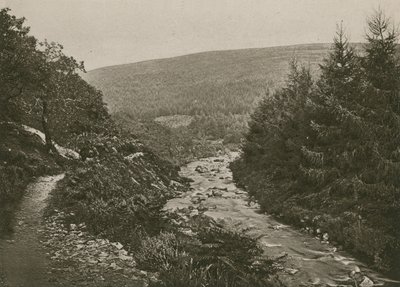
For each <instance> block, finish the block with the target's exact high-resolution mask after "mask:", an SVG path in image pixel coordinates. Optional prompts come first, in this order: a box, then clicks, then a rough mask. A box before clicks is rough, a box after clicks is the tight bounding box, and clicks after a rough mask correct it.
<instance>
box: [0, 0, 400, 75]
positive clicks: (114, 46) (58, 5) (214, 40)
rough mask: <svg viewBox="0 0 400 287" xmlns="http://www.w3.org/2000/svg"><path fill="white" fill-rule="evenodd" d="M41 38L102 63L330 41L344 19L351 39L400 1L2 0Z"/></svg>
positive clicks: (398, 7)
mask: <svg viewBox="0 0 400 287" xmlns="http://www.w3.org/2000/svg"><path fill="white" fill-rule="evenodd" d="M4 7H9V8H11V10H12V14H14V15H16V16H19V17H21V16H24V17H25V18H26V19H27V21H26V24H27V25H28V26H30V27H31V32H32V34H33V35H34V36H36V37H37V38H38V39H39V40H44V39H47V40H49V41H56V42H58V43H60V44H62V45H63V46H64V47H65V53H66V54H68V55H71V56H74V57H75V58H76V59H78V60H83V61H84V62H85V65H86V68H87V70H91V69H95V68H98V67H102V66H109V65H116V64H124V63H132V62H138V61H143V60H148V59H157V58H165V57H172V56H178V55H184V54H190V53H196V52H202V51H213V50H231V49H241V48H258V47H271V46H281V45H292V44H304V43H328V42H331V41H332V37H333V35H334V33H335V29H336V25H337V24H338V23H340V22H341V21H343V25H344V27H345V28H346V31H347V33H348V34H349V36H350V38H351V40H352V41H353V42H360V41H363V37H364V33H365V28H364V27H365V21H366V18H367V16H368V15H370V14H371V13H372V12H373V11H374V9H375V10H376V9H378V8H379V7H380V8H381V9H382V10H384V11H385V13H386V14H387V16H390V17H391V18H392V19H393V20H394V21H395V22H396V23H400V0H0V8H4Z"/></svg>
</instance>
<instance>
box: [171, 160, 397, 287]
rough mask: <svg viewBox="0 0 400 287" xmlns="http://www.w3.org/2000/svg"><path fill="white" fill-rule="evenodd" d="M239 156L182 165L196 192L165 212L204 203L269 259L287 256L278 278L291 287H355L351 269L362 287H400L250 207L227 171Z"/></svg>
mask: <svg viewBox="0 0 400 287" xmlns="http://www.w3.org/2000/svg"><path fill="white" fill-rule="evenodd" d="M236 156H237V154H235V153H231V154H229V155H225V156H219V157H211V158H205V159H201V160H198V161H195V162H192V163H189V164H188V165H186V166H184V167H182V170H181V175H182V176H184V177H187V178H190V179H192V180H193V182H192V183H191V191H189V192H187V193H186V194H183V195H182V196H181V197H178V198H174V199H172V200H170V201H169V202H168V204H167V206H166V209H168V210H179V209H183V208H187V207H189V206H194V207H196V206H198V205H199V202H201V205H202V206H205V207H206V208H207V209H208V210H207V211H205V213H204V214H205V215H208V216H210V217H212V218H213V219H215V220H217V221H220V222H223V223H224V224H225V225H226V226H227V227H228V228H233V229H235V230H237V231H239V232H244V233H246V234H247V235H249V236H251V237H253V238H257V239H258V241H259V243H260V244H261V246H262V247H263V249H264V251H265V254H266V256H268V257H272V258H278V257H283V258H284V271H282V272H281V274H280V275H279V277H280V278H281V280H282V281H283V282H284V283H285V285H286V286H355V283H354V282H355V280H354V276H351V275H350V274H352V271H353V274H354V272H356V274H363V275H362V276H364V275H365V276H366V277H363V278H366V279H365V280H366V281H365V282H364V285H362V284H360V285H359V286H367V287H369V286H400V282H396V281H393V280H389V279H387V278H385V277H383V276H381V275H380V274H378V273H376V272H374V271H372V270H370V269H368V268H367V267H366V266H365V265H364V264H363V263H361V262H359V261H357V260H356V259H354V258H353V257H352V256H350V255H349V254H347V253H346V252H341V251H340V252H338V251H336V249H335V248H334V246H332V245H330V244H328V243H326V242H322V241H321V240H319V239H317V238H314V237H312V236H311V235H309V234H305V233H302V232H300V231H299V230H296V229H295V228H292V227H290V226H287V225H284V224H282V223H280V222H278V221H277V220H275V219H274V218H273V217H271V216H269V215H266V214H263V213H261V212H260V211H259V207H258V205H256V204H252V205H251V204H250V205H249V204H248V200H247V199H248V198H247V195H246V193H245V192H244V191H243V190H241V189H239V188H237V187H236V186H235V184H234V182H233V181H232V173H231V171H230V170H229V168H228V165H229V162H230V161H231V160H233V159H234V158H235V157H236ZM369 280H371V281H369ZM372 282H373V283H372ZM359 283H360V282H359ZM371 284H373V285H371Z"/></svg>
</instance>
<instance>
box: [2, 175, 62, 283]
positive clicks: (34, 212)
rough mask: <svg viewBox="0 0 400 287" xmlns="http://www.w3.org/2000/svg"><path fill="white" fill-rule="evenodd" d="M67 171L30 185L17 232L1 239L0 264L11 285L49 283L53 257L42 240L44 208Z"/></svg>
mask: <svg viewBox="0 0 400 287" xmlns="http://www.w3.org/2000/svg"><path fill="white" fill-rule="evenodd" d="M63 177H64V174H59V175H55V176H44V177H40V178H38V179H37V180H36V181H35V182H34V183H32V184H30V185H29V186H28V188H27V192H26V195H25V196H24V198H23V199H22V202H21V205H20V208H19V210H18V211H17V213H16V215H15V222H16V224H15V228H14V232H13V233H12V234H11V235H9V237H8V238H5V239H1V240H0V266H1V267H2V270H1V272H2V273H4V274H3V275H4V277H5V278H4V280H5V283H4V284H5V286H7V287H20V286H29V287H47V286H54V284H52V283H51V282H49V275H48V270H49V264H50V261H49V258H48V256H46V250H45V249H44V248H43V245H42V244H41V242H40V233H41V231H42V230H43V228H44V227H43V226H44V225H43V220H42V218H43V211H44V208H45V206H46V199H47V197H48V195H49V193H50V192H51V191H52V190H53V189H54V188H55V186H56V184H57V182H58V181H59V180H61V179H62V178H63Z"/></svg>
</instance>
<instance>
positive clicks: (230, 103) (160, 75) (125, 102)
mask: <svg viewBox="0 0 400 287" xmlns="http://www.w3.org/2000/svg"><path fill="white" fill-rule="evenodd" d="M329 47H330V45H329V44H310V45H297V46H285V47H272V48H261V49H244V50H232V51H216V52H204V53H198V54H192V55H186V56H180V57H175V58H169V59H161V60H152V61H145V62H140V63H133V64H126V65H119V66H111V67H105V68H100V69H96V70H93V71H90V72H89V73H88V74H86V75H85V78H86V79H87V80H88V81H89V83H91V84H93V85H94V86H95V87H97V88H99V89H100V90H102V91H103V92H104V100H105V102H106V103H107V104H108V106H109V108H110V111H111V113H118V112H125V113H128V114H129V115H131V116H134V117H139V118H145V117H150V118H154V117H157V116H164V115H174V114H198V113H205V114H212V113H215V112H222V113H234V114H241V113H246V112H250V111H251V110H252V108H253V107H254V104H255V101H256V100H257V99H258V98H259V97H260V96H263V95H264V94H265V89H266V88H271V87H276V86H279V85H280V84H281V83H282V82H283V79H284V78H285V75H286V73H287V69H288V62H289V60H290V59H291V58H292V57H294V56H295V57H296V58H297V59H298V60H299V61H301V62H304V63H309V64H310V66H311V67H312V68H315V67H317V64H318V63H319V62H320V61H321V59H322V58H323V57H324V56H325V55H326V53H327V51H328V49H329Z"/></svg>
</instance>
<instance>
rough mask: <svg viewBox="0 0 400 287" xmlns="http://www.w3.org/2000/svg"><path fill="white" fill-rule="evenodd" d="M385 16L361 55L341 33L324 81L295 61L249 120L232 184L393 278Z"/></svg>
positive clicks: (397, 187)
mask: <svg viewBox="0 0 400 287" xmlns="http://www.w3.org/2000/svg"><path fill="white" fill-rule="evenodd" d="M392 27H394V26H393V23H391V21H390V20H389V19H387V18H385V16H384V15H383V13H382V12H377V13H376V14H374V15H373V16H372V17H371V18H369V19H368V23H367V28H366V31H367V32H366V33H367V34H366V44H365V45H364V48H363V51H362V53H358V52H357V51H356V50H355V49H354V48H352V47H351V46H350V45H349V42H348V39H347V38H346V35H345V33H344V32H343V29H341V28H340V29H339V30H338V32H337V35H336V37H335V39H334V45H333V46H332V48H331V50H330V52H329V55H328V56H327V57H326V58H325V60H324V62H323V63H322V65H321V74H320V76H318V77H315V78H313V77H312V75H311V73H310V70H309V68H308V67H302V66H301V65H298V64H297V63H296V62H292V65H291V70H290V73H289V76H288V78H287V81H286V84H285V85H284V86H283V87H282V88H281V89H279V90H278V91H276V92H274V93H271V94H270V95H268V96H266V97H265V98H264V100H263V101H262V102H261V104H260V105H259V106H258V107H257V109H256V111H255V112H254V114H253V115H252V117H251V121H250V130H249V132H248V133H247V135H246V141H245V143H244V145H243V153H242V155H241V157H240V158H239V159H238V160H237V161H236V162H234V163H233V164H232V170H233V173H234V177H235V180H236V181H237V183H238V184H240V185H242V186H245V187H246V188H247V190H248V192H249V194H250V195H251V196H252V197H254V198H255V200H257V201H258V202H259V203H260V205H261V207H262V209H263V210H264V211H267V212H269V213H274V214H276V215H278V216H280V217H281V218H282V219H283V220H286V221H288V222H290V223H293V224H296V225H298V226H300V227H302V228H304V230H307V231H308V232H310V233H312V234H315V235H317V236H321V237H322V236H324V238H325V239H326V240H328V239H329V240H330V241H333V242H336V244H341V245H343V246H346V247H347V248H349V249H352V250H353V251H354V252H355V253H358V254H360V255H362V256H364V257H367V258H368V259H369V260H370V261H371V262H373V263H374V264H375V266H376V267H377V268H380V269H382V270H386V271H392V272H395V274H397V275H398V274H399V273H398V271H399V269H398V267H399V266H400V261H399V259H400V241H399V240H400V233H399V231H400V225H399V219H400V201H399V199H400V182H399V175H400V174H399V171H400V170H399V167H400V158H399V144H400V141H399V136H400V133H399V131H400V129H399V127H400V121H399V119H400V117H399V116H400V109H399V107H400V61H399V54H398V46H397V41H398V37H399V36H398V34H397V32H396V30H395V29H394V28H392Z"/></svg>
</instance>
